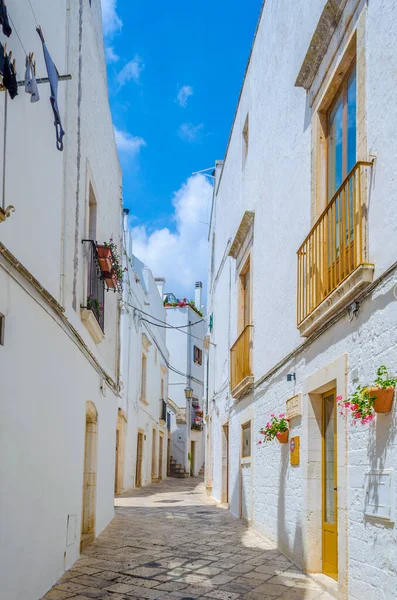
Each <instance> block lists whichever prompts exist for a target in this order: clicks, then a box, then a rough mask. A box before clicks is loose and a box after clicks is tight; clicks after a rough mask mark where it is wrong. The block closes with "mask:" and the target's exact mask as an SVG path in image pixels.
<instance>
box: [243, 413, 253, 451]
mask: <svg viewBox="0 0 397 600" xmlns="http://www.w3.org/2000/svg"><path fill="white" fill-rule="evenodd" d="M242 441H243V447H242V457H243V458H249V457H250V456H251V421H249V423H245V425H243V426H242Z"/></svg>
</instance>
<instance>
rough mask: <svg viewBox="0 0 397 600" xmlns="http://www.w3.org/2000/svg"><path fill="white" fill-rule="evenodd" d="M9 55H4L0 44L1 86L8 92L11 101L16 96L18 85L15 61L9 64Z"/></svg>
mask: <svg viewBox="0 0 397 600" xmlns="http://www.w3.org/2000/svg"><path fill="white" fill-rule="evenodd" d="M11 55H12V53H11V52H10V55H8V54H5V53H4V46H3V45H2V44H1V43H0V73H1V74H2V76H3V86H4V87H5V88H6V89H7V90H8V93H9V94H10V98H11V100H13V99H14V98H15V96H17V95H18V83H17V75H16V69H15V65H14V63H15V61H14V62H11Z"/></svg>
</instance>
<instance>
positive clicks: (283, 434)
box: [276, 429, 289, 444]
mask: <svg viewBox="0 0 397 600" xmlns="http://www.w3.org/2000/svg"><path fill="white" fill-rule="evenodd" d="M288 437H289V431H288V429H287V431H279V432H278V433H276V438H277V439H278V441H279V442H280V444H287V443H288Z"/></svg>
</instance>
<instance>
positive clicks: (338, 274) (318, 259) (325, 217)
mask: <svg viewBox="0 0 397 600" xmlns="http://www.w3.org/2000/svg"><path fill="white" fill-rule="evenodd" d="M369 166H372V163H369V162H358V163H356V165H355V166H354V167H353V169H352V170H351V171H350V173H349V174H348V175H347V177H346V178H345V180H344V181H343V183H342V185H341V186H340V187H339V189H338V190H337V191H336V193H335V194H334V196H333V197H332V198H331V200H330V202H329V203H328V205H327V207H326V208H325V210H324V212H323V213H322V214H321V215H320V217H319V218H318V220H317V222H316V223H315V225H314V226H313V227H312V229H311V231H310V233H309V234H308V236H307V237H306V239H305V241H304V242H303V244H302V245H301V247H300V248H299V250H298V252H297V254H298V290H297V291H298V302H297V321H298V326H299V325H300V324H301V323H302V322H303V321H304V320H305V319H306V317H308V316H309V315H310V314H311V313H312V312H313V311H314V309H315V308H316V307H317V306H318V305H319V304H320V303H321V302H322V301H323V300H324V299H325V298H327V296H329V294H331V292H333V291H334V290H335V289H336V288H337V287H338V286H339V285H340V284H341V283H342V282H343V281H344V280H345V279H346V278H347V277H349V275H350V274H351V273H353V271H354V270H355V269H356V268H357V267H359V266H360V265H363V264H365V263H366V261H367V256H366V241H365V227H366V194H365V183H366V182H365V178H364V177H362V175H363V169H364V168H366V167H369Z"/></svg>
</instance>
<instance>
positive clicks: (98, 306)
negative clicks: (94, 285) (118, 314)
mask: <svg viewBox="0 0 397 600" xmlns="http://www.w3.org/2000/svg"><path fill="white" fill-rule="evenodd" d="M87 308H88V310H92V311H94V312H96V313H97V314H99V313H100V312H103V304H102V302H100V301H99V300H98V298H93V297H92V294H91V295H90V296H87Z"/></svg>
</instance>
